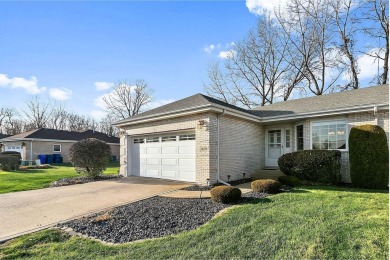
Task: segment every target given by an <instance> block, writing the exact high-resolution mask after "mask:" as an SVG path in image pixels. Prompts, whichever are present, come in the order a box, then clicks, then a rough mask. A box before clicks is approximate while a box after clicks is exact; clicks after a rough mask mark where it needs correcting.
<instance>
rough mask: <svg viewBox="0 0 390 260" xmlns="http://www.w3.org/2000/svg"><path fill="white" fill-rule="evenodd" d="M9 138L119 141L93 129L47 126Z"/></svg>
mask: <svg viewBox="0 0 390 260" xmlns="http://www.w3.org/2000/svg"><path fill="white" fill-rule="evenodd" d="M8 138H10V139H22V138H28V139H50V140H69V141H80V140H83V139H87V138H96V139H99V140H101V141H104V142H106V143H119V138H118V137H114V136H108V135H106V134H103V133H101V132H97V131H93V130H84V131H65V130H55V129H49V128H40V129H36V130H32V131H27V132H24V133H20V134H17V135H13V136H9V137H8Z"/></svg>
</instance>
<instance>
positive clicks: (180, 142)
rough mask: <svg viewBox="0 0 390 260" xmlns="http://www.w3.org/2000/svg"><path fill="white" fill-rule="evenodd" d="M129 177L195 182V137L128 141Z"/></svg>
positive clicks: (150, 137)
mask: <svg viewBox="0 0 390 260" xmlns="http://www.w3.org/2000/svg"><path fill="white" fill-rule="evenodd" d="M130 142H131V146H132V148H131V149H132V155H131V165H132V167H131V170H132V175H135V176H142V177H151V178H162V179H170V180H179V181H189V182H195V180H196V169H195V168H196V167H195V165H196V163H195V160H196V152H195V134H194V133H186V134H170V135H162V136H159V135H154V136H147V137H136V138H131V141H130Z"/></svg>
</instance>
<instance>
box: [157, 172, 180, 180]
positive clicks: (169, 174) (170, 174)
mask: <svg viewBox="0 0 390 260" xmlns="http://www.w3.org/2000/svg"><path fill="white" fill-rule="evenodd" d="M176 175H177V171H172V170H161V177H162V178H168V179H171V178H176Z"/></svg>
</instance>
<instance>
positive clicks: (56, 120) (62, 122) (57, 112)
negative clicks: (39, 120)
mask: <svg viewBox="0 0 390 260" xmlns="http://www.w3.org/2000/svg"><path fill="white" fill-rule="evenodd" d="M67 120H68V112H66V110H65V107H64V105H63V104H58V105H56V106H55V107H53V111H52V113H51V116H50V118H49V121H48V127H50V128H52V129H56V130H65V129H66V128H67V123H68V122H67Z"/></svg>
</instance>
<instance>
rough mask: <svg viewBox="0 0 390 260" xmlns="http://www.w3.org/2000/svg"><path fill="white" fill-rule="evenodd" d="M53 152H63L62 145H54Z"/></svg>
mask: <svg viewBox="0 0 390 260" xmlns="http://www.w3.org/2000/svg"><path fill="white" fill-rule="evenodd" d="M53 152H61V145H60V144H55V145H53Z"/></svg>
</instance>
